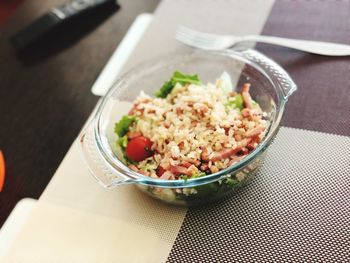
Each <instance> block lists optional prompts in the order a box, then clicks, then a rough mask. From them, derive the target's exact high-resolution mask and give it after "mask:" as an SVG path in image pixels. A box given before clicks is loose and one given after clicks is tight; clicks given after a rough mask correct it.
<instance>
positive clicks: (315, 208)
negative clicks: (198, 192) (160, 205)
mask: <svg viewBox="0 0 350 263" xmlns="http://www.w3.org/2000/svg"><path fill="white" fill-rule="evenodd" d="M320 142H322V143H320ZM349 156H350V138H349V137H345V136H339V135H331V134H325V133H319V132H312V131H305V130H300V129H293V128H281V129H280V132H279V134H278V136H277V138H276V140H275V142H274V143H273V144H272V145H271V147H270V149H269V150H268V153H267V157H266V161H265V163H264V166H263V167H262V169H261V170H260V172H259V173H258V174H257V176H256V177H255V178H254V179H253V180H252V182H251V183H250V184H248V185H247V186H246V187H245V188H243V189H242V190H241V191H240V192H238V193H237V194H236V195H235V196H233V197H232V198H229V199H227V200H225V201H223V202H217V203H212V204H210V205H207V206H204V207H197V208H191V209H189V210H188V212H187V215H186V218H185V220H184V223H183V225H182V227H181V230H180V232H179V235H178V237H177V239H176V241H175V244H174V246H173V248H172V251H171V253H170V255H169V258H168V261H169V262H203V261H211V262H227V261H228V260H229V261H244V262H248V261H249V262H277V261H281V260H283V261H288V260H289V261H291V262H293V261H294V262H295V261H300V262H315V261H322V262H335V261H337V262H350V252H349V251H350V203H349V200H350V158H349Z"/></svg>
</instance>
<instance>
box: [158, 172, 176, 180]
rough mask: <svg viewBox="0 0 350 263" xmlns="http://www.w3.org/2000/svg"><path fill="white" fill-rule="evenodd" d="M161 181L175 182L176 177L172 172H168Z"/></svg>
mask: <svg viewBox="0 0 350 263" xmlns="http://www.w3.org/2000/svg"><path fill="white" fill-rule="evenodd" d="M159 179H162V180H174V179H175V175H174V174H173V173H172V172H169V171H166V172H164V173H163V174H162V176H161V177H159Z"/></svg>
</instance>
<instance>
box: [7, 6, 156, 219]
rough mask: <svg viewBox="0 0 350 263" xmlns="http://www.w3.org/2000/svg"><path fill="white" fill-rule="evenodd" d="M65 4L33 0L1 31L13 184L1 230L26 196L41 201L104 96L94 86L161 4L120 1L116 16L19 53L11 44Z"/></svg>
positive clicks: (82, 25) (78, 27) (9, 185)
mask: <svg viewBox="0 0 350 263" xmlns="http://www.w3.org/2000/svg"><path fill="white" fill-rule="evenodd" d="M64 2H65V0H54V1H39V0H27V1H25V2H24V3H23V4H22V5H21V6H20V8H19V9H18V10H17V11H16V13H15V14H14V16H13V17H11V18H10V19H9V21H8V22H7V23H6V24H5V25H4V26H2V28H0V116H1V125H0V149H1V150H2V151H3V153H4V155H5V159H6V166H7V167H6V181H5V185H4V188H3V191H2V192H1V193H0V226H1V225H2V224H3V223H4V221H5V220H6V218H7V216H8V215H9V213H10V212H11V210H12V209H13V207H14V206H15V204H16V203H17V202H18V201H19V200H20V199H22V198H24V197H32V198H38V197H39V196H40V194H41V193H42V191H43V190H44V188H45V187H46V185H47V184H48V182H49V181H50V179H51V177H52V175H53V173H54V172H55V170H56V169H57V167H58V165H59V164H60V162H61V160H62V159H63V157H64V156H65V154H66V152H67V150H68V148H69V146H70V145H71V144H72V142H73V140H74V139H75V138H76V137H77V135H78V133H79V130H80V129H81V127H82V125H83V124H84V122H85V121H86V119H87V118H88V116H89V115H90V113H91V111H92V109H93V107H94V105H95V104H96V102H97V100H98V98H97V97H95V96H93V95H92V94H91V92H90V88H91V86H92V84H93V83H94V81H95V79H96V78H97V76H98V74H99V73H100V71H101V70H102V68H103V66H104V65H105V63H106V62H107V60H108V58H109V57H110V56H111V54H112V52H113V51H114V49H115V48H116V47H117V45H118V43H119V42H120V41H121V39H122V38H123V36H124V34H125V33H126V31H127V29H128V28H129V26H130V25H131V23H132V22H133V20H134V19H135V17H136V16H137V15H138V14H140V13H143V12H153V10H154V9H155V7H156V6H157V4H158V2H159V0H146V1H145V0H138V1H135V0H133V1H127V0H124V1H123V0H120V1H119V3H120V6H121V8H120V9H119V10H117V11H116V12H114V13H111V14H107V17H106V15H105V14H104V16H101V15H96V16H95V17H94V18H93V19H89V21H85V22H84V23H80V22H79V21H78V23H80V24H77V25H76V27H74V28H73V30H72V31H71V32H64V34H62V32H58V33H59V34H58V35H57V36H56V37H55V38H54V39H52V41H50V42H47V43H45V45H43V46H41V47H39V48H37V49H36V50H34V51H33V52H30V54H29V55H28V54H26V55H25V56H23V55H21V56H18V55H16V54H15V52H14V50H13V48H12V46H11V45H10V44H9V42H8V38H9V37H10V36H11V35H13V34H14V33H15V32H17V31H18V30H19V29H21V28H22V27H23V26H25V25H27V24H28V23H30V22H31V21H32V20H33V19H35V18H36V17H38V16H40V15H41V14H44V13H45V12H47V11H48V10H50V9H51V8H53V7H54V6H56V5H59V4H61V3H64Z"/></svg>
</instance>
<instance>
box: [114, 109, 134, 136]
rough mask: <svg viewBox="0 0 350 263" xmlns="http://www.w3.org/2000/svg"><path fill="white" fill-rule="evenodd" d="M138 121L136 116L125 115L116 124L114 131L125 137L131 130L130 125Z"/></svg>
mask: <svg viewBox="0 0 350 263" xmlns="http://www.w3.org/2000/svg"><path fill="white" fill-rule="evenodd" d="M134 121H136V116H133V115H131V116H129V115H124V116H123V117H122V118H121V120H120V121H119V122H117V123H116V124H115V126H114V132H115V133H116V134H117V135H118V136H119V138H121V137H123V136H124V135H125V134H127V132H128V131H129V127H130V125H131V124H132V123H133V122H134Z"/></svg>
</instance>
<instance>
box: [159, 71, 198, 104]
mask: <svg viewBox="0 0 350 263" xmlns="http://www.w3.org/2000/svg"><path fill="white" fill-rule="evenodd" d="M177 83H180V84H181V85H185V84H196V85H200V84H201V81H200V80H199V77H198V75H197V74H195V75H185V74H183V73H181V72H179V71H175V72H174V74H173V76H172V77H171V79H170V80H169V81H166V82H165V83H164V85H163V86H162V87H161V88H160V89H159V90H158V91H157V92H156V93H155V96H156V97H158V98H166V97H167V96H168V94H169V93H171V91H172V90H173V88H174V87H175V85H176V84H177Z"/></svg>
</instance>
